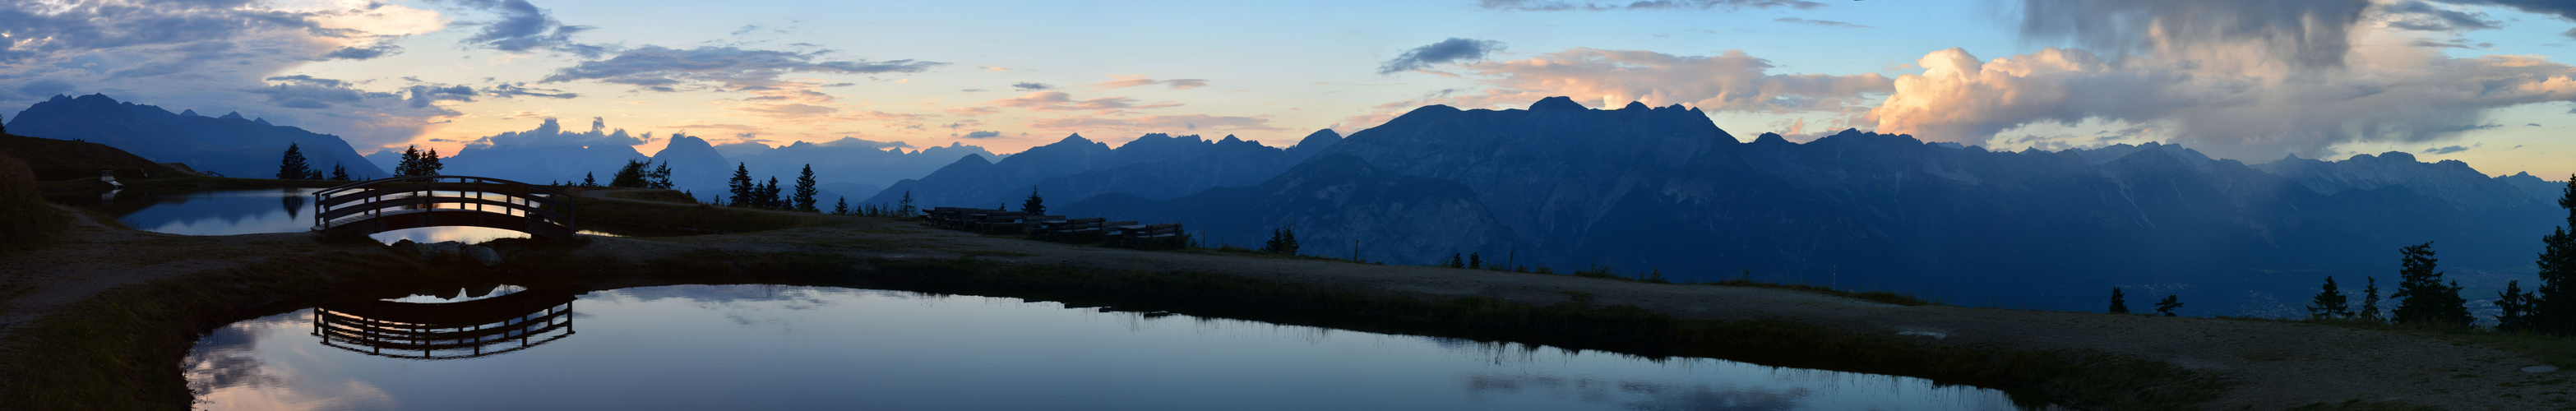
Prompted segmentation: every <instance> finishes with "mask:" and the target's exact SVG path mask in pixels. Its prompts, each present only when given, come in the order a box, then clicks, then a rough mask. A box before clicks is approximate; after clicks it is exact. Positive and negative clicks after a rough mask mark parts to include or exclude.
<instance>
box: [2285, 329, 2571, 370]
mask: <svg viewBox="0 0 2576 411" xmlns="http://www.w3.org/2000/svg"><path fill="white" fill-rule="evenodd" d="M2275 321H2289V322H2304V323H2311V324H2324V325H2331V326H2337V327H2345V328H2355V329H2363V330H2372V331H2385V332H2398V333H2409V334H2416V335H2426V336H2436V337H2440V338H2446V339H2450V340H2452V341H2453V342H2455V343H2458V344H2472V345H2480V346H2485V347H2487V348H2493V349H2497V350H2503V351H2507V352H2513V353H2518V354H2522V355H2528V356H2531V357H2532V358H2534V359H2538V360H2540V361H2541V362H2542V363H2546V364H2549V365H2551V366H2556V367H2558V368H2561V369H2576V339H2572V338H2568V337H2565V336H2556V335H2547V334H2537V333H2530V332H2501V331H2495V330H2492V329H2486V328H2477V327H2469V326H2461V325H2449V324H2396V323H2385V322H2374V321H2362V320H2355V319H2342V318H2328V319H2305V320H2275Z"/></svg>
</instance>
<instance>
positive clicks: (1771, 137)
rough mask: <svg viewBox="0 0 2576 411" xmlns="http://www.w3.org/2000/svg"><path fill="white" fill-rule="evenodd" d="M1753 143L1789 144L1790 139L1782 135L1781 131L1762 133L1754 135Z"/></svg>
mask: <svg viewBox="0 0 2576 411" xmlns="http://www.w3.org/2000/svg"><path fill="white" fill-rule="evenodd" d="M1753 144H1789V139H1788V138H1787V137H1781V136H1780V133H1762V135H1761V136H1756V137H1753Z"/></svg>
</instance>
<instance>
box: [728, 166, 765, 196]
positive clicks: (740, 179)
mask: <svg viewBox="0 0 2576 411" xmlns="http://www.w3.org/2000/svg"><path fill="white" fill-rule="evenodd" d="M725 187H726V188H730V189H732V191H733V204H730V205H732V206H735V207H757V206H759V205H760V202H757V201H752V199H751V195H752V194H754V193H758V192H760V186H759V185H757V184H752V182H751V169H750V168H748V167H747V166H745V165H744V164H743V163H734V164H733V178H732V179H729V180H725Z"/></svg>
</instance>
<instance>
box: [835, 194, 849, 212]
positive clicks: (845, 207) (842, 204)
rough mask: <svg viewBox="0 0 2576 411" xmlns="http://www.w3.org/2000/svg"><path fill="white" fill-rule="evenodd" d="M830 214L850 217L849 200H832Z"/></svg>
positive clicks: (845, 198)
mask: <svg viewBox="0 0 2576 411" xmlns="http://www.w3.org/2000/svg"><path fill="white" fill-rule="evenodd" d="M832 214H834V215H850V199H849V198H847V197H838V198H833V199H832Z"/></svg>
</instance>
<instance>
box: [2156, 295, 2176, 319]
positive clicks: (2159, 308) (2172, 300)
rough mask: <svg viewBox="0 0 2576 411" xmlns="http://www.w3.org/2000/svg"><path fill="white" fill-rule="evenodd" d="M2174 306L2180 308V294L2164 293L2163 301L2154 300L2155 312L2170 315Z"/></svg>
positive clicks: (2172, 314)
mask: <svg viewBox="0 0 2576 411" xmlns="http://www.w3.org/2000/svg"><path fill="white" fill-rule="evenodd" d="M2176 308H2182V296H2177V295H2172V294H2166V295H2165V300H2164V301H2157V302H2156V314H2160V315H2163V316H2166V317H2172V316H2174V313H2173V310H2174V309H2176Z"/></svg>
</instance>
